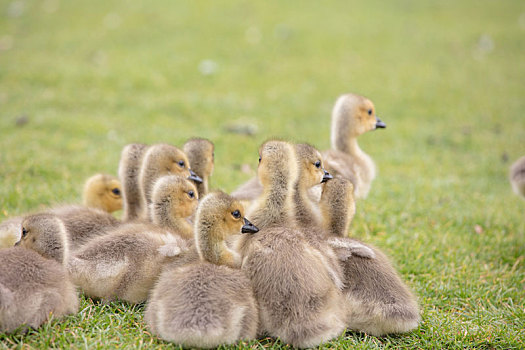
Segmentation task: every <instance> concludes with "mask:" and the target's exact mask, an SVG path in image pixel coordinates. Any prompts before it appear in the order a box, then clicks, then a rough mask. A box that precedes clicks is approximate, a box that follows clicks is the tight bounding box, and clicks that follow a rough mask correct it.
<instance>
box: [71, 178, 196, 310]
mask: <svg viewBox="0 0 525 350" xmlns="http://www.w3.org/2000/svg"><path fill="white" fill-rule="evenodd" d="M152 198H153V202H152V204H151V206H152V210H151V213H152V215H153V218H152V220H153V222H155V223H157V225H154V224H151V223H143V222H130V223H126V224H123V225H122V226H120V227H118V228H116V229H114V230H113V231H110V232H108V234H107V235H105V236H101V237H98V238H96V239H94V240H92V241H90V242H89V243H88V244H87V245H85V246H84V247H83V248H82V249H80V250H79V251H78V252H77V253H75V254H74V255H73V256H72V257H71V258H70V261H69V264H68V269H69V271H70V273H71V277H72V279H73V281H74V282H75V284H77V285H78V286H79V287H80V288H81V289H82V291H83V292H84V293H85V294H86V295H87V296H90V297H93V298H100V299H102V300H103V301H104V302H107V301H110V300H114V299H115V298H119V299H121V300H125V301H128V302H130V303H140V302H143V301H145V300H146V298H147V296H148V293H149V291H150V289H151V288H152V287H153V285H154V283H155V281H156V280H157V278H158V275H159V273H160V271H161V268H162V266H163V265H164V264H167V263H170V262H173V261H174V260H177V259H178V257H179V255H181V253H183V252H186V251H187V250H188V249H190V246H191V242H189V241H188V240H187V239H184V238H183V237H187V235H188V231H187V230H188V224H187V222H186V221H185V219H184V218H185V217H187V216H188V215H191V214H192V213H193V211H194V210H195V208H196V207H197V203H198V199H197V194H196V188H195V186H194V185H193V184H192V183H191V182H189V181H188V180H186V179H184V178H181V177H179V176H174V175H172V176H165V177H161V178H160V179H158V180H157V181H156V183H155V185H154V190H153V196H152ZM159 225H161V226H159ZM189 230H190V232H191V227H189Z"/></svg>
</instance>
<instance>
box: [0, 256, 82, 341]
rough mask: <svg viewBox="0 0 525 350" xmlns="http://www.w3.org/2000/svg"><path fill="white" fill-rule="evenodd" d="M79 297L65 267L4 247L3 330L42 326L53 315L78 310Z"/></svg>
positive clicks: (0, 265)
mask: <svg viewBox="0 0 525 350" xmlns="http://www.w3.org/2000/svg"><path fill="white" fill-rule="evenodd" d="M77 309H78V297H77V294H76V291H75V287H74V286H73V284H72V283H71V282H70V281H69V279H68V277H67V273H66V271H65V269H64V267H63V266H62V265H61V264H60V263H58V262H57V261H55V260H51V259H46V258H44V257H42V256H41V255H39V254H38V253H36V252H34V251H32V250H29V249H25V248H21V247H12V248H7V249H0V331H1V332H8V333H10V332H13V331H15V330H16V329H20V330H21V331H25V330H27V328H28V327H33V328H38V327H39V326H40V325H41V324H42V323H44V322H46V321H47V320H48V319H49V317H50V316H51V315H52V316H53V317H61V316H63V315H67V314H71V313H74V312H76V311H77Z"/></svg>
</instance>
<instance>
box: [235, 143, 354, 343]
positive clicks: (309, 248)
mask: <svg viewBox="0 0 525 350" xmlns="http://www.w3.org/2000/svg"><path fill="white" fill-rule="evenodd" d="M259 159H260V161H259V168H258V177H259V180H260V182H261V184H262V185H263V194H262V196H261V197H259V199H258V200H257V202H256V203H255V205H254V208H253V210H252V212H251V213H250V217H253V222H254V224H255V225H257V226H258V227H260V228H261V231H260V233H259V234H258V235H253V236H248V237H243V238H241V239H240V240H239V241H237V242H236V246H237V248H238V249H239V251H240V253H241V255H242V256H243V262H242V269H243V270H244V271H246V273H247V274H248V276H249V277H250V280H251V282H252V286H253V288H254V291H255V296H256V299H257V302H258V303H259V315H260V322H261V325H260V333H266V334H268V335H270V336H272V337H279V338H280V339H281V340H282V341H283V342H285V343H289V344H291V345H293V346H296V347H313V346H317V345H319V344H320V343H322V342H325V341H328V340H330V339H332V338H335V337H337V336H339V335H341V334H342V332H343V330H344V328H345V323H344V317H345V314H344V310H342V309H341V307H340V304H341V302H342V295H341V292H340V289H341V288H342V281H341V278H340V276H339V274H338V273H337V272H336V273H334V271H333V270H332V266H331V264H329V263H328V262H327V260H328V259H329V257H328V254H326V253H325V252H323V251H321V250H319V249H318V248H317V247H316V246H314V245H312V244H311V242H310V241H309V240H307V239H306V237H305V235H304V233H303V232H302V231H301V230H300V229H299V228H298V227H297V225H296V221H295V219H294V202H293V196H294V188H293V185H294V183H295V182H296V181H297V178H298V176H299V170H298V167H297V164H298V163H297V157H296V153H295V149H294V146H293V145H290V144H289V143H287V142H282V141H268V142H266V143H264V144H263V145H262V146H261V147H260V149H259ZM326 249H330V248H326Z"/></svg>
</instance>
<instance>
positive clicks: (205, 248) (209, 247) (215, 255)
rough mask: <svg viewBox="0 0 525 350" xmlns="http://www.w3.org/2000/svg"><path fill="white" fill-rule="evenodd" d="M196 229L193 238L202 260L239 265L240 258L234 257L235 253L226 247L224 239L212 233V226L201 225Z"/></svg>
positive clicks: (217, 263)
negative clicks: (196, 232) (196, 231)
mask: <svg viewBox="0 0 525 350" xmlns="http://www.w3.org/2000/svg"><path fill="white" fill-rule="evenodd" d="M198 229H199V231H198V234H196V235H195V238H196V240H197V242H196V245H197V251H198V253H199V257H200V259H201V260H202V261H207V262H210V263H212V264H215V265H227V266H230V267H238V266H239V263H240V259H237V258H236V254H235V253H234V252H233V251H231V250H230V249H229V248H228V246H227V245H226V243H225V242H224V239H222V238H220V236H217V235H215V234H214V233H213V227H210V226H206V225H201V226H200V227H198Z"/></svg>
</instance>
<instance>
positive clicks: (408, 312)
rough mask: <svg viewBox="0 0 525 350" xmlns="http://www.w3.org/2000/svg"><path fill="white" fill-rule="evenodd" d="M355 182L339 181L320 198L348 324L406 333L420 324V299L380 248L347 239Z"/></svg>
mask: <svg viewBox="0 0 525 350" xmlns="http://www.w3.org/2000/svg"><path fill="white" fill-rule="evenodd" d="M352 187H353V186H352V184H351V183H350V182H349V181H348V180H346V179H337V178H336V179H334V180H333V182H330V183H326V184H325V185H324V190H323V197H322V198H321V202H320V205H321V208H322V212H323V213H324V214H325V213H328V215H326V216H324V219H325V227H326V228H327V230H329V231H330V232H331V234H332V235H333V236H334V237H333V238H331V239H330V240H329V242H330V244H331V245H332V247H333V248H334V250H335V251H336V254H337V255H338V256H339V258H340V260H341V264H342V266H343V269H344V283H345V287H344V289H343V294H344V296H345V303H344V305H345V309H346V313H347V316H346V325H347V327H348V328H349V329H352V330H356V331H361V332H366V333H368V334H372V335H375V336H382V335H385V334H389V333H403V332H408V331H410V330H412V329H415V328H417V326H418V323H419V321H420V316H419V308H418V305H417V301H416V298H415V297H414V295H413V294H412V292H411V291H410V290H409V288H408V287H407V286H406V284H405V283H404V282H403V280H402V279H401V277H400V276H399V274H398V273H397V272H396V270H395V269H394V267H393V266H392V264H391V262H390V260H389V259H388V258H387V256H386V255H385V254H384V253H383V252H382V251H381V250H379V249H378V248H376V247H373V246H371V245H368V244H364V243H362V242H360V241H358V240H356V239H351V238H347V237H343V236H346V234H347V232H348V224H349V223H350V221H351V218H352V217H353V212H354V211H355V205H354V199H353V195H352V191H353V188H352Z"/></svg>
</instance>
